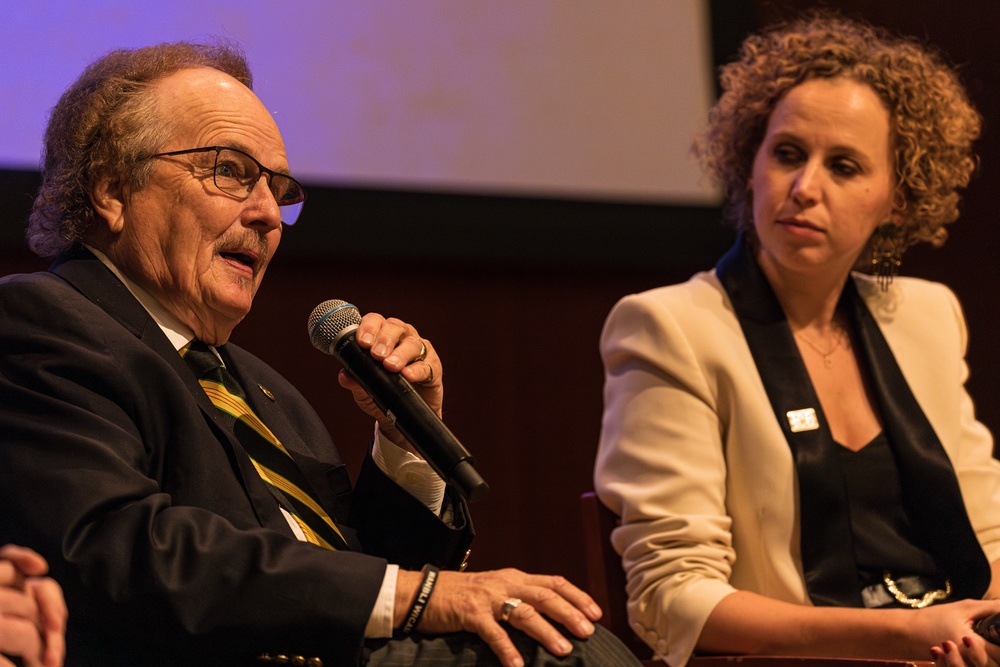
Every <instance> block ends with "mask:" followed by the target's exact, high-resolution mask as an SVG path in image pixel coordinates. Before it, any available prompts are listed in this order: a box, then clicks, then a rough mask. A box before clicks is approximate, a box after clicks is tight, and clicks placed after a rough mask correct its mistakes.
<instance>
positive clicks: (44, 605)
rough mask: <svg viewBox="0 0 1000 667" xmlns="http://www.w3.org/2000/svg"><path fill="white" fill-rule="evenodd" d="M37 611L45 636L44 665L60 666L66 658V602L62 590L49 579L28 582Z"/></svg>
mask: <svg viewBox="0 0 1000 667" xmlns="http://www.w3.org/2000/svg"><path fill="white" fill-rule="evenodd" d="M28 585H29V587H30V589H31V591H32V592H33V593H34V596H35V600H36V601H37V602H38V611H39V613H40V614H41V617H42V631H43V632H44V635H45V656H44V657H45V664H46V665H50V666H55V665H61V664H62V663H63V660H64V659H65V657H66V618H67V616H68V612H67V610H66V601H65V599H64V598H63V592H62V588H61V587H60V586H59V584H57V583H56V582H55V581H53V580H52V579H49V578H47V577H46V578H43V579H32V580H30V581H29V582H28Z"/></svg>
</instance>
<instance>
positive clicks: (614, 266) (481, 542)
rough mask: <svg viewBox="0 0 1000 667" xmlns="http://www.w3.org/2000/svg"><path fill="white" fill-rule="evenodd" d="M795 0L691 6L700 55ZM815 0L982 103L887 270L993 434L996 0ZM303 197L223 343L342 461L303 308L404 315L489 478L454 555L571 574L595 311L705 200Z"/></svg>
mask: <svg viewBox="0 0 1000 667" xmlns="http://www.w3.org/2000/svg"><path fill="white" fill-rule="evenodd" d="M810 4H816V3H807V2H780V3H779V2H765V1H764V0H761V1H760V2H756V3H755V2H735V1H732V0H718V1H717V2H712V3H710V6H711V8H712V16H713V21H714V34H715V37H716V52H717V53H718V54H719V57H721V58H725V57H728V56H730V55H731V54H732V53H733V52H734V51H735V45H736V44H737V43H738V41H739V40H740V39H741V37H742V35H743V34H745V32H746V30H748V29H750V28H751V27H753V26H755V25H757V24H758V23H759V22H761V21H764V20H767V19H770V18H773V17H776V16H780V15H784V14H785V13H786V12H787V11H789V8H792V9H794V8H798V7H803V6H806V5H810ZM825 4H827V5H828V6H839V7H843V8H845V10H846V11H847V12H848V13H851V14H855V13H858V12H860V14H861V15H863V16H867V17H869V18H870V19H871V20H873V21H876V22H880V23H885V24H887V25H889V26H890V27H893V28H896V29H899V30H901V31H905V32H910V33H913V34H917V35H920V36H925V37H927V38H928V39H930V40H931V41H932V42H934V43H936V44H938V45H939V46H940V47H942V48H943V49H944V50H945V51H946V52H947V53H948V54H950V56H951V57H952V59H953V60H955V61H957V62H958V63H961V64H963V67H964V71H965V78H966V81H967V83H968V85H969V88H970V91H971V93H972V96H973V99H974V100H975V102H976V103H977V104H978V106H979V107H980V108H981V109H982V110H983V111H984V113H985V115H986V125H985V133H984V134H985V136H984V140H983V142H982V145H981V147H980V148H981V154H982V168H981V170H980V173H979V175H978V176H977V179H976V181H975V182H974V183H973V185H972V187H971V188H970V191H969V194H968V197H967V199H966V203H965V205H964V206H963V216H962V219H961V220H960V222H959V223H958V224H956V225H955V227H954V231H953V236H952V239H951V240H950V241H949V243H948V244H947V245H946V246H945V248H944V249H942V250H937V251H922V250H918V251H912V252H911V253H908V254H907V256H906V258H905V263H904V272H905V273H908V274H911V275H921V276H925V277H929V278H933V279H939V280H943V281H944V282H947V283H949V284H950V285H952V286H953V287H954V288H955V290H956V291H957V292H958V294H959V296H960V298H961V299H962V301H963V303H964V305H965V307H966V309H967V314H968V317H969V323H970V330H971V344H970V353H969V359H970V364H971V367H972V377H971V380H970V389H971V391H972V393H973V397H974V398H975V399H976V401H977V405H978V406H979V409H980V413H981V416H982V418H983V420H984V421H985V422H986V423H987V425H988V426H990V427H991V428H992V429H994V430H996V428H997V427H998V426H1000V396H997V395H996V394H995V392H993V391H992V381H993V378H994V377H995V375H996V370H997V368H998V363H1000V359H998V358H997V357H998V355H1000V350H998V349H997V348H996V346H993V345H991V342H992V341H991V338H992V335H993V332H994V331H995V330H996V324H997V322H996V319H997V318H996V316H995V315H994V312H995V310H996V308H995V305H994V301H995V297H994V296H993V294H994V293H995V292H996V291H997V285H998V281H997V279H996V276H995V274H994V271H995V269H994V266H995V264H994V262H992V261H991V258H992V257H993V256H994V254H995V252H994V251H995V249H996V248H995V241H994V238H993V234H991V233H990V232H991V231H992V228H991V225H992V223H993V218H994V216H993V210H992V207H991V206H990V197H991V196H992V194H993V192H994V191H996V190H997V187H996V186H998V185H1000V180H998V177H997V170H998V169H1000V154H998V153H1000V140H998V138H997V129H996V126H997V122H998V120H1000V104H998V103H1000V100H997V95H998V94H1000V93H998V91H1000V80H998V79H1000V75H998V74H997V72H998V71H1000V68H998V67H997V65H998V64H1000V63H998V62H997V56H996V54H995V53H994V52H993V50H992V48H991V45H992V44H993V43H994V38H995V33H996V29H995V28H996V22H997V19H996V15H995V9H996V6H995V3H993V2H967V3H941V2H937V1H936V0H935V1H926V2H915V1H914V0H882V1H881V2H879V3H872V2H863V1H861V0H857V1H848V0H844V1H842V2H837V3H825ZM36 187H37V175H35V174H33V173H23V172H3V173H0V216H2V217H0V273H9V272H13V271H22V270H34V269H37V268H42V267H44V265H45V263H44V262H40V261H38V260H37V259H33V258H32V257H31V256H30V255H28V253H27V252H26V251H25V250H24V249H23V244H22V243H21V241H20V237H21V235H22V233H23V221H24V219H25V217H26V215H27V209H28V207H29V206H30V200H31V194H32V192H33V191H34V189H35V188H36ZM310 194H311V199H310V201H309V204H308V206H307V207H306V212H305V213H304V214H303V218H302V220H301V222H300V224H299V225H297V226H296V227H295V228H293V229H291V230H289V231H288V232H287V233H286V234H285V238H284V240H283V241H282V247H281V250H280V251H279V253H278V256H277V259H276V261H275V262H274V264H273V265H272V267H271V268H270V269H269V270H268V275H267V279H266V280H265V282H264V286H263V288H262V289H261V292H260V293H259V295H258V297H257V301H256V303H255V305H254V309H253V311H252V312H251V314H250V315H249V316H248V317H247V320H246V321H245V322H244V323H243V324H242V325H241V327H239V328H238V329H237V331H236V334H235V335H234V340H235V341H236V342H238V343H240V344H241V345H244V346H246V347H248V348H250V349H251V350H253V351H254V352H256V353H257V354H258V355H260V356H262V357H264V358H265V359H267V360H269V361H270V362H271V363H272V364H273V365H274V366H275V367H276V368H277V369H278V370H279V371H281V372H282V373H284V374H285V375H286V376H288V377H289V378H290V379H291V380H292V382H293V383H294V384H296V385H297V386H299V387H300V388H301V389H302V390H303V392H304V393H305V394H306V396H307V397H308V398H309V399H310V400H311V401H312V402H313V404H314V405H315V406H316V407H317V409H318V410H319V412H320V413H321V414H323V415H324V418H325V419H326V421H327V424H328V426H329V428H330V430H331V432H332V433H333V434H334V437H335V439H336V440H337V442H338V443H339V444H340V446H341V449H342V450H343V451H344V453H345V457H346V458H347V460H348V462H349V463H350V464H351V465H352V466H354V467H355V469H356V465H357V462H358V461H359V460H360V457H361V455H362V452H363V449H364V446H365V444H366V443H367V442H368V440H369V438H370V437H371V425H370V423H369V422H368V420H367V419H366V418H364V417H363V416H362V415H361V413H360V412H358V411H357V410H356V409H355V408H354V407H353V404H352V403H351V401H350V398H349V395H347V394H346V392H344V391H343V390H341V389H340V388H339V386H338V385H337V384H336V377H335V376H336V364H335V363H334V362H333V361H332V359H329V358H326V357H324V356H323V355H321V354H320V353H319V352H316V351H315V350H314V349H312V347H311V346H310V344H309V342H308V339H307V336H306V333H305V325H306V318H307V316H308V315H309V312H310V311H311V310H312V308H313V307H314V306H315V305H316V304H318V303H319V302H321V301H323V300H325V299H329V298H341V299H345V300H349V301H352V302H354V303H356V304H357V305H358V306H359V307H360V308H361V309H362V310H363V311H369V310H372V311H377V312H381V313H383V314H386V315H395V316H397V317H401V318H403V319H406V320H409V321H411V322H413V323H414V324H416V325H417V327H418V328H419V329H420V331H421V333H422V334H423V335H424V336H425V337H427V338H429V339H430V340H431V341H432V342H433V343H434V345H435V347H436V348H437V350H438V352H439V353H440V354H441V355H442V357H443V358H444V360H445V369H446V386H447V392H446V395H447V398H446V403H445V419H446V421H447V423H448V424H449V426H450V427H451V429H452V430H453V431H454V432H455V434H456V435H457V436H458V437H459V438H460V439H461V440H462V441H463V443H464V444H465V445H466V446H467V447H468V448H469V449H470V450H471V451H472V453H473V454H474V455H475V456H476V458H477V461H478V468H479V470H480V472H481V473H482V475H483V477H484V478H485V479H486V480H487V482H488V483H489V484H490V485H491V487H492V491H491V493H490V495H489V496H487V498H486V499H485V500H483V501H482V502H480V503H478V504H477V505H476V506H474V508H473V511H474V515H475V517H476V524H477V528H478V532H479V537H478V538H477V541H476V544H475V546H474V549H473V558H472V561H471V566H472V567H473V568H474V569H485V568H492V567H501V566H508V565H512V566H517V567H521V568H525V569H531V570H536V571H549V572H558V573H561V574H565V575H566V576H568V577H569V578H571V579H572V580H574V581H576V582H583V581H584V566H583V561H582V554H581V549H580V547H581V538H580V521H579V517H578V510H577V496H578V495H579V493H580V492H582V491H584V490H587V489H589V488H591V484H592V482H591V466H592V463H593V458H594V453H595V451H596V445H597V437H598V430H599V426H600V416H601V385H602V371H601V365H600V360H599V358H598V355H597V340H598V335H599V333H600V329H601V325H602V323H603V320H604V316H605V315H606V314H607V311H608V310H609V309H610V307H611V306H612V304H613V303H614V302H615V300H617V299H618V298H619V297H620V296H622V295H624V294H626V293H629V292H633V291H637V290H642V289H646V288H650V287H653V286H656V285H660V284H664V283H669V282H676V281H680V280H683V279H685V278H687V277H688V276H689V275H690V274H691V273H693V272H694V271H696V270H700V269H705V268H709V267H710V266H711V265H712V264H713V263H714V261H715V259H716V257H717V256H718V255H719V254H720V253H721V252H722V251H723V250H724V249H725V248H726V247H727V245H728V244H729V242H730V240H731V238H732V235H731V233H730V232H729V231H728V230H726V229H725V228H723V227H722V226H720V224H719V212H718V211H716V210H711V209H685V208H677V207H668V206H654V205H639V204H625V203H616V202H606V201H604V202H602V201H589V202H588V201H565V200H544V199H518V198H510V197H491V196H473V195H455V194H448V193H432V192H405V191H376V190H355V189H347V188H325V189H324V188H311V189H310ZM929 324H930V323H929ZM928 363H933V360H928Z"/></svg>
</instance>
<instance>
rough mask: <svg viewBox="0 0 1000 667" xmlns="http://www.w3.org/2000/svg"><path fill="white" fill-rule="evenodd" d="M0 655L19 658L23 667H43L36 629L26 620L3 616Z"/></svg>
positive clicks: (0, 625) (40, 641)
mask: <svg viewBox="0 0 1000 667" xmlns="http://www.w3.org/2000/svg"><path fill="white" fill-rule="evenodd" d="M0 653H3V654H4V655H9V656H17V657H19V658H21V659H22V663H23V664H24V666H25V667H43V665H42V663H41V655H42V638H41V636H39V634H38V628H37V627H36V626H35V624H34V623H33V622H32V621H30V620H28V619H26V618H19V617H13V616H4V617H3V619H2V621H0ZM2 664H5V663H0V665H2ZM6 664H10V663H6Z"/></svg>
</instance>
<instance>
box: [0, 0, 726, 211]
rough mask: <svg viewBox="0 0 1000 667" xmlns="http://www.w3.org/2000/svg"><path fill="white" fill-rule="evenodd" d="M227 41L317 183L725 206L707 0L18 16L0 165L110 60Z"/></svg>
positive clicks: (334, 4)
mask: <svg viewBox="0 0 1000 667" xmlns="http://www.w3.org/2000/svg"><path fill="white" fill-rule="evenodd" d="M213 37H221V38H225V39H229V40H232V41H235V42H236V43H237V44H238V45H240V47H241V48H242V49H243V50H244V51H245V52H246V54H247V56H248V58H249V60H250V63H251V66H252V68H253V71H254V76H255V90H256V91H257V93H258V95H259V96H260V97H261V99H263V100H264V103H265V104H266V105H267V106H268V108H270V109H271V110H272V112H273V113H274V115H275V118H276V120H277V122H278V125H279V127H280V128H281V130H282V134H283V136H284V138H285V143H286V147H287V150H288V156H289V160H290V163H291V165H292V171H293V173H294V174H295V175H296V176H298V177H300V178H301V179H302V180H304V181H307V182H309V183H318V184H330V185H348V186H350V185H363V186H373V187H402V188H420V189H434V190H462V191H470V192H487V193H510V194H534V195H553V196H569V197H583V198H590V197H595V198H614V199H626V200H645V201H657V202H666V203H672V204H706V205H713V204H716V203H718V198H717V196H716V194H715V192H714V190H712V189H711V188H710V187H708V186H707V184H706V183H705V182H704V181H703V179H702V178H701V176H700V172H699V170H698V168H697V166H696V165H695V164H694V163H693V162H692V161H691V160H690V158H689V157H688V149H689V146H690V142H691V137H692V135H693V134H694V132H695V131H696V130H697V129H698V128H699V127H700V126H701V124H702V123H703V122H704V118H705V115H706V112H707V109H708V106H709V105H710V103H711V96H712V86H711V83H712V71H711V64H710V54H709V45H708V39H709V36H708V25H707V9H706V8H705V7H704V0H628V2H615V1H612V0H502V1H500V0H333V1H330V0H325V1H324V0H315V1H313V0H310V1H308V2H297V1H296V0H283V1H281V2H274V1H271V2H267V3H263V2H257V1H244V2H230V1H228V0H224V1H220V0H213V1H212V2H205V1H204V0H197V1H195V0H171V1H170V2H163V3H151V2H140V1H135V2H124V1H118V2H115V1H111V0H105V1H103V2H100V1H97V0H75V1H74V2H44V1H37V0H36V1H35V2H19V3H12V4H11V6H8V7H6V8H5V9H4V12H3V14H2V16H0V56H2V58H3V62H4V63H5V68H4V75H3V76H2V77H0V111H2V119H3V122H2V124H0V165H2V166H5V167H11V168H28V169H34V168H37V166H38V157H39V147H40V145H41V136H42V132H43V130H44V124H45V121H46V119H47V115H48V110H49V109H50V108H51V106H52V105H53V104H54V103H55V101H56V100H57V99H58V97H59V95H60V93H61V92H62V91H63V90H64V89H65V88H66V87H67V86H68V85H69V84H70V83H71V82H72V81H73V79H75V78H76V76H77V75H79V73H80V72H81V71H82V69H83V68H84V67H85V66H86V64H87V63H89V62H91V61H92V60H93V59H95V58H96V57H98V56H99V55H101V54H103V53H104V52H106V51H108V50H110V49H113V48H120V47H135V46H143V45H147V44H152V43H156V42H163V41H174V40H180V39H186V40H191V41H203V40H207V39H211V38H213Z"/></svg>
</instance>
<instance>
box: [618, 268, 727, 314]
mask: <svg viewBox="0 0 1000 667" xmlns="http://www.w3.org/2000/svg"><path fill="white" fill-rule="evenodd" d="M713 296H716V297H718V298H719V299H720V300H722V299H724V298H725V290H724V289H723V288H722V283H720V282H719V279H718V278H717V277H716V275H715V271H701V272H699V273H696V274H694V275H693V276H691V278H689V279H688V280H686V281H684V282H682V283H674V284H671V285H663V286H660V287H654V288H652V289H648V290H645V291H643V292H637V293H634V294H628V295H626V296H623V297H622V298H621V299H619V300H618V304H617V305H616V308H618V307H621V306H631V307H639V308H652V309H663V308H666V309H673V308H676V307H680V306H685V305H688V304H691V303H698V304H702V305H708V304H710V303H712V298H713Z"/></svg>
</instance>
